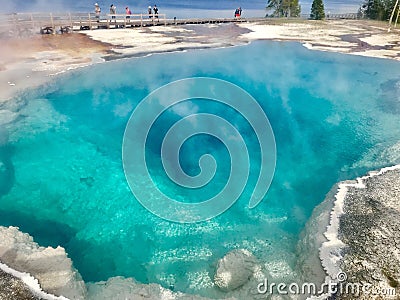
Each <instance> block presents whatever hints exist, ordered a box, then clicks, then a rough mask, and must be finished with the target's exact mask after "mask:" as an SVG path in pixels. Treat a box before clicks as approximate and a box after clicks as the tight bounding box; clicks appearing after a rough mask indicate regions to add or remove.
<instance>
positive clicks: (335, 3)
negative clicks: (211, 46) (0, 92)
mask: <svg viewBox="0 0 400 300" xmlns="http://www.w3.org/2000/svg"><path fill="white" fill-rule="evenodd" d="M95 2H96V1H95V0H93V1H92V0H85V1H71V0H53V1H49V0H30V1H23V0H16V1H10V0H6V1H5V3H2V5H1V8H0V12H1V13H11V12H26V11H30V12H32V11H34V12H42V11H52V12H61V11H80V12H89V11H92V10H93V5H94V3H95ZM97 2H98V3H99V4H100V7H101V8H102V11H103V12H107V13H108V8H109V7H110V5H111V4H114V5H115V6H116V7H117V13H118V12H119V13H123V12H124V9H125V7H126V6H129V7H130V9H131V10H132V11H133V13H142V12H143V13H145V12H146V8H147V7H148V6H149V5H151V6H153V5H154V4H157V6H158V7H159V9H160V13H166V14H167V15H168V16H170V17H173V16H175V17H177V18H185V17H204V16H207V17H231V16H232V14H233V11H234V9H235V8H237V7H239V6H241V7H242V9H243V16H245V17H262V16H265V13H266V11H265V6H266V3H267V1H262V0H251V1H243V0H232V1H226V0H213V1H211V0H198V1H195V0H192V1H183V0H162V1H155V0H152V1H150V0H139V1H133V0H116V1H112V0H98V1H97ZM311 3H312V0H300V5H301V7H302V14H308V13H309V12H310V7H311ZM324 3H325V10H326V12H330V13H343V12H356V11H357V9H358V7H359V6H360V4H361V3H362V0H349V1H344V0H329V1H324Z"/></svg>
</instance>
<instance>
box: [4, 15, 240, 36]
mask: <svg viewBox="0 0 400 300" xmlns="http://www.w3.org/2000/svg"><path fill="white" fill-rule="evenodd" d="M246 21H248V19H244V18H243V19H242V18H240V19H237V18H204V19H203V18H198V19H176V18H174V19H168V18H167V16H166V15H165V14H158V15H154V14H152V15H149V14H131V15H125V14H117V15H110V14H102V15H100V16H99V17H97V16H96V15H95V14H94V13H65V14H61V13H18V14H9V15H0V32H6V31H10V32H14V33H15V34H16V35H18V36H24V35H30V34H32V33H38V32H40V33H42V34H45V33H46V34H54V33H68V32H72V31H80V30H95V29H114V28H132V27H147V26H159V25H164V26H168V25H184V24H216V23H229V22H246Z"/></svg>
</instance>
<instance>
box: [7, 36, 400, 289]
mask: <svg viewBox="0 0 400 300" xmlns="http://www.w3.org/2000/svg"><path fill="white" fill-rule="evenodd" d="M398 67H399V65H398V63H397V62H394V61H388V60H382V59H372V58H365V57H358V56H350V55H342V54H334V53H326V52H318V51H310V50H307V49H305V48H304V47H302V46H301V45H300V44H298V43H279V42H266V41H263V42H254V43H252V44H250V45H246V46H240V47H234V48H227V49H214V50H196V51H189V52H186V53H170V54H161V55H152V56H150V57H145V58H132V59H125V60H121V61H113V62H109V63H104V64H101V65H95V66H92V67H89V68H85V69H82V70H77V71H74V72H70V73H68V74H66V75H63V76H60V77H59V78H58V79H56V80H55V82H54V83H53V84H51V85H49V86H46V87H43V88H41V89H39V90H36V91H28V92H27V93H26V94H24V95H23V96H22V97H21V99H20V100H19V101H15V102H13V103H9V104H5V105H4V108H6V109H9V110H12V111H14V112H15V113H17V114H18V117H17V118H16V119H15V120H14V121H13V122H11V123H8V124H6V125H5V126H4V127H3V128H2V129H1V132H0V133H1V138H0V141H1V146H0V179H1V181H0V204H1V206H0V207H1V208H0V225H14V226H19V227H20V228H21V230H22V231H25V232H28V233H30V234H32V235H33V236H34V238H35V241H37V242H39V243H40V244H41V245H44V246H46V245H51V246H56V245H61V246H63V247H65V248H66V250H67V252H68V254H69V256H70V257H71V258H72V259H73V261H74V265H75V266H76V267H77V269H78V270H79V272H80V273H81V274H82V276H83V278H84V280H85V281H99V280H106V279H107V278H109V277H112V276H117V275H122V276H126V277H134V278H135V279H137V280H139V281H141V282H145V283H147V282H157V283H160V284H162V285H163V286H166V287H173V288H174V289H175V290H179V291H185V292H191V293H200V294H202V295H214V296H215V295H218V292H217V291H216V290H215V288H214V287H212V285H211V278H212V274H213V273H214V269H215V264H216V261H217V260H218V259H219V258H220V257H222V256H223V255H224V254H226V252H228V251H230V250H232V249H236V248H245V249H248V250H250V251H251V252H253V253H254V255H255V256H256V257H257V258H258V259H260V261H263V262H265V265H266V267H267V268H270V272H275V273H276V274H280V275H281V276H282V278H283V280H288V278H290V277H296V270H295V268H294V266H295V264H296V255H297V254H296V251H295V249H296V243H297V241H298V236H299V233H300V232H301V230H302V229H303V227H304V225H305V223H306V221H307V219H308V218H309V216H310V214H311V213H312V210H313V209H314V207H315V206H316V205H318V204H319V203H320V202H321V201H322V200H323V199H324V197H325V195H326V194H327V192H328V191H329V190H330V188H331V187H332V186H333V185H334V184H335V183H336V182H337V181H339V180H344V179H353V178H355V177H357V176H359V175H362V174H364V173H365V172H366V171H368V170H371V169H375V168H378V167H382V166H386V165H390V164H394V163H399V162H398V161H395V160H394V159H393V157H394V158H396V157H398V155H397V156H396V155H393V152H392V151H391V150H390V149H395V145H396V144H397V145H398V143H399V140H400V126H399V124H400V122H399V121H400V104H399V103H400V102H399V94H400V93H399V82H400V68H398ZM195 76H207V77H215V78H220V79H224V80H227V81H229V82H232V83H234V84H236V85H238V86H240V87H241V88H243V89H245V90H246V91H248V92H249V93H250V94H251V95H252V96H253V97H254V98H255V99H256V100H257V101H258V102H259V104H260V105H261V106H262V108H263V109H264V111H265V113H266V115H267V116H268V118H269V121H270V123H271V125H272V128H273V131H274V134H275V139H276V146H277V166H276V172H275V177H274V179H273V182H272V185H271V187H270V189H269V191H268V194H267V195H266V197H265V199H264V200H263V201H262V202H261V204H260V205H258V206H257V207H256V208H255V209H248V208H247V204H248V199H249V195H250V194H251V191H252V188H254V184H255V181H256V179H257V172H258V170H259V169H260V165H259V164H260V158H259V145H258V143H257V140H256V137H255V135H254V132H252V130H251V128H250V127H249V125H248V124H247V123H246V121H245V120H244V119H243V117H241V116H240V115H239V114H238V113H237V112H236V111H234V110H231V109H227V108H226V107H224V106H222V105H218V104H215V103H211V102H210V103H209V102H207V101H196V99H193V100H192V101H190V102H187V103H184V104H181V105H177V106H176V107H174V108H172V109H170V110H168V111H167V112H166V113H165V114H164V115H163V116H162V117H161V118H160V119H159V120H158V121H157V123H156V124H155V127H154V128H152V131H151V132H150V136H149V139H148V144H147V148H146V151H147V159H148V161H149V167H150V173H151V174H152V176H153V177H154V180H155V181H156V182H157V184H158V185H159V186H160V188H161V189H162V190H163V191H164V192H165V193H170V194H171V195H176V196H177V197H179V193H180V188H178V187H176V186H174V185H173V184H172V182H171V181H169V180H168V178H167V177H166V176H165V174H163V172H162V169H161V164H160V151H159V149H160V144H161V141H162V137H163V135H165V132H166V130H167V129H168V126H170V125H171V124H173V123H174V122H176V121H177V120H179V119H180V118H182V117H184V116H185V115H188V114H191V113H194V112H210V113H213V114H217V115H219V116H220V117H223V118H225V119H227V120H228V121H230V122H231V123H232V124H233V125H234V126H235V127H237V128H238V130H239V131H240V132H241V134H242V136H243V137H244V139H245V141H246V145H247V147H248V149H249V152H250V159H251V170H250V171H251V173H250V178H249V182H248V185H247V186H246V189H245V191H244V193H243V195H242V196H241V198H240V199H239V200H238V201H237V202H236V204H235V205H233V207H232V208H231V209H229V210H228V211H227V212H226V213H224V214H222V215H220V216H219V217H217V218H215V219H212V220H210V221H207V222H201V223H195V224H177V223H170V222H167V221H164V220H162V219H159V218H158V217H156V216H154V215H152V214H151V213H149V212H148V211H147V210H145V209H144V208H143V207H142V206H141V205H140V204H139V203H138V202H137V201H136V200H135V198H134V196H133V194H132V193H131V191H130V190H129V187H128V185H127V182H126V180H125V177H124V172H123V168H122V160H121V148H122V139H123V134H124V129H125V125H126V123H127V121H128V118H129V116H130V114H131V113H132V111H133V110H134V108H135V107H136V105H137V104H138V103H139V102H140V101H141V100H142V99H143V98H144V97H145V96H146V95H147V94H148V93H150V92H151V91H153V90H154V89H156V88H158V87H160V86H162V85H164V84H167V83H169V82H171V81H174V80H177V79H182V78H186V77H195ZM138 130H140V128H138ZM397 148H398V147H397ZM393 151H394V150H393ZM205 153H211V154H212V155H214V157H215V158H216V160H217V162H218V166H219V169H218V171H217V173H216V176H215V178H214V179H213V180H214V182H213V183H210V185H209V186H208V188H210V191H209V193H210V194H212V193H214V192H215V190H216V189H218V188H219V187H220V186H222V185H223V183H224V182H225V181H226V178H227V172H228V171H229V160H228V159H227V158H226V157H227V151H226V149H225V148H224V146H223V145H222V144H221V142H220V141H218V140H217V139H215V138H212V137H207V136H204V135H199V136H195V137H193V138H191V139H189V140H188V141H187V142H186V143H185V144H184V147H182V149H181V152H180V155H181V156H180V162H181V164H182V167H183V169H184V170H185V171H186V172H187V173H188V174H190V175H196V174H197V173H198V172H199V169H198V159H199V157H200V156H201V155H203V154H205ZM143 188H152V187H143ZM206 188H207V187H206ZM206 193H207V192H206ZM204 195H205V197H207V194H204Z"/></svg>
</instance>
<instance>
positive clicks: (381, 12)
mask: <svg viewBox="0 0 400 300" xmlns="http://www.w3.org/2000/svg"><path fill="white" fill-rule="evenodd" d="M395 2H396V0H365V1H364V3H363V4H362V5H361V7H360V11H359V13H360V14H362V15H363V16H365V17H366V18H368V19H374V20H381V21H386V20H388V19H389V18H390V14H391V13H392V10H393V9H394V5H395Z"/></svg>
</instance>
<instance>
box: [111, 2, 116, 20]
mask: <svg viewBox="0 0 400 300" xmlns="http://www.w3.org/2000/svg"><path fill="white" fill-rule="evenodd" d="M116 14H117V8H116V7H115V6H114V4H111V6H110V15H111V19H115V15H116Z"/></svg>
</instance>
